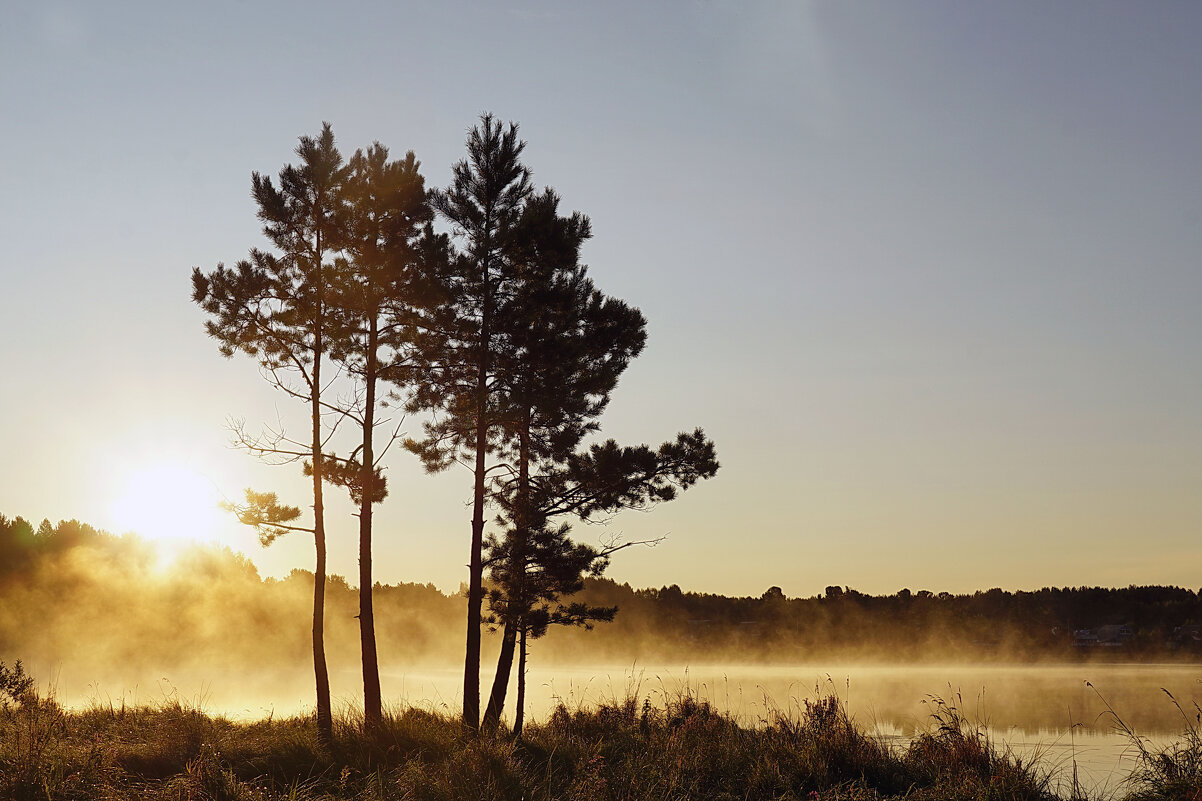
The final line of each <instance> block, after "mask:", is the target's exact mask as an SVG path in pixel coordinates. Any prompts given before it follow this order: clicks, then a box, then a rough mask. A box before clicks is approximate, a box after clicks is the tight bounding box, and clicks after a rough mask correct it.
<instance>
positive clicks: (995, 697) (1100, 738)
mask: <svg viewBox="0 0 1202 801" xmlns="http://www.w3.org/2000/svg"><path fill="white" fill-rule="evenodd" d="M381 674H382V676H381V678H382V684H383V690H384V697H385V703H386V704H389V705H391V706H393V707H396V708H403V707H405V706H410V705H412V706H417V707H421V708H425V709H431V710H435V711H442V712H447V713H452V714H453V713H455V712H456V711H457V710H458V708H459V698H460V693H461V685H462V679H461V674H460V672H459V670H458V669H455V668H446V669H429V668H419V669H411V668H400V667H387V666H385V667H383V668H382V670H381ZM528 675H529V678H528V680H527V695H528V704H529V706H528V712H527V714H528V719H529V718H533V719H534V720H539V719H543V718H546V717H547V716H548V715H549V714H550V713H551V711H552V710H553V709H554V708H555V706H556V705H557V704H560V703H562V704H564V705H565V706H567V707H568V708H569V709H574V708H576V707H579V706H588V705H594V704H597V703H604V702H614V701H621V700H622V699H624V698H626V697H627V696H628V695H635V696H637V697H639V698H650V700H651V702H652V704H655V705H663V704H664V703H665V702H666V701H670V700H672V699H674V698H678V697H679V696H680V695H681V693H683V692H686V691H687V692H690V693H692V694H693V695H694V696H696V697H698V698H701V699H705V700H707V701H709V702H710V703H711V704H713V705H714V706H715V707H716V708H717V709H719V710H720V711H723V712H729V713H730V714H731V715H733V716H734V717H735V718H737V719H738V720H739V721H740V722H742V723H744V724H745V725H758V724H761V723H763V722H764V721H766V720H770V719H772V718H773V717H774V716H776V715H786V716H790V715H791V716H794V717H796V716H799V715H800V714H801V713H802V711H803V710H804V706H805V702H806V700H807V699H808V700H813V699H815V698H817V697H820V696H823V695H829V694H834V695H837V696H838V697H839V698H841V699H842V700H843V701H844V702H845V704H846V705H847V708H848V710H849V712H850V714H851V715H852V717H853V718H854V719H855V721H856V722H857V723H858V724H859V725H860V726H861V727H862V728H863V729H865V730H867V731H869V732H875V733H877V734H879V735H880V736H882V737H886V738H890V739H895V740H897V741H898V742H899V743H901V744H904V742H905V741H906V740H907V739H908V738H910V737H912V736H914V735H915V734H916V733H920V732H922V731H924V730H927V728H928V727H930V726H931V724H932V718H931V714H932V712H933V711H935V709H936V708H937V703H938V701H942V702H943V703H948V704H953V705H955V706H956V707H957V708H959V709H960V710H961V712H962V713H963V714H964V716H965V717H966V718H967V719H968V720H969V721H970V722H972V723H973V724H974V725H980V726H984V727H987V730H988V732H989V735H990V736H991V737H992V738H993V739H994V740H995V742H999V743H1004V744H1005V745H1007V746H1008V747H1010V748H1012V749H1013V750H1014V751H1015V752H1016V753H1018V754H1020V755H1024V756H1037V757H1038V758H1039V759H1040V760H1041V764H1043V765H1045V766H1047V767H1048V768H1049V769H1054V770H1056V771H1057V772H1058V773H1059V775H1060V776H1061V778H1062V780H1064V781H1067V780H1068V779H1069V777H1071V775H1072V769H1073V766H1074V764H1075V765H1076V768H1077V771H1078V775H1079V777H1080V781H1081V782H1082V784H1083V785H1084V786H1085V787H1086V788H1088V789H1090V790H1093V791H1095V792H1098V791H1101V792H1114V791H1116V790H1117V789H1118V787H1119V785H1120V783H1121V781H1122V779H1123V778H1125V777H1126V776H1127V775H1128V774H1129V773H1130V770H1131V767H1132V766H1133V765H1134V762H1133V758H1134V753H1135V749H1134V748H1133V747H1132V743H1131V741H1130V738H1129V737H1127V736H1126V735H1124V734H1122V733H1120V732H1117V731H1116V727H1117V725H1118V720H1119V719H1121V720H1122V722H1123V724H1125V725H1126V726H1127V727H1128V728H1129V729H1131V730H1132V731H1134V732H1135V733H1136V735H1138V736H1140V737H1145V738H1147V739H1148V741H1149V742H1151V743H1152V744H1153V745H1154V746H1155V745H1162V744H1164V743H1167V742H1169V741H1171V740H1172V739H1174V737H1175V735H1177V734H1178V733H1180V732H1181V730H1182V724H1183V720H1182V710H1184V712H1185V713H1187V714H1189V716H1190V718H1191V719H1192V718H1193V716H1194V715H1196V714H1198V709H1197V708H1196V706H1195V705H1196V704H1202V666H1200V665H1123V664H1073V665H1038V666H1032V665H1001V664H999V665H989V666H983V665H923V666H904V667H903V666H898V667H885V666H877V665H821V664H815V665H793V666H762V665H693V666H689V667H685V666H663V665H659V666H642V665H638V664H635V665H633V666H631V665H627V666H612V667H598V668H583V667H577V666H571V667H565V666H543V665H538V664H537V663H536V666H535V667H534V668H533V669H532V670H531V671H530V672H529V674H528ZM56 678H57V683H58V686H59V696H60V698H62V699H63V700H64V701H65V702H67V703H69V704H72V705H77V704H80V703H89V702H97V701H98V702H100V703H105V704H108V703H114V701H115V700H117V699H120V700H126V701H128V702H133V703H155V702H157V701H161V700H164V699H171V698H174V699H178V700H180V701H183V702H184V703H188V704H192V705H195V706H199V707H201V708H202V709H204V710H205V711H207V712H209V713H214V714H224V715H228V716H230V717H234V718H242V719H253V718H262V717H265V716H267V715H276V716H279V715H283V714H293V713H297V712H301V711H304V710H307V709H311V708H312V703H313V702H312V684H311V683H312V675H311V674H310V673H308V672H307V671H302V670H296V671H294V670H289V671H286V672H280V671H274V672H272V671H265V672H264V673H263V674H262V675H259V676H246V675H237V676H221V675H209V676H199V675H193V676H187V677H184V676H179V677H171V676H168V677H162V678H155V679H152V680H148V681H144V682H142V683H140V684H139V685H138V686H137V687H136V688H134V689H132V690H131V689H129V685H126V687H125V688H122V689H120V690H117V691H116V692H114V690H113V688H112V687H106V686H102V685H100V684H95V683H93V684H91V685H88V686H86V687H78V686H75V687H73V686H72V685H71V682H70V677H69V676H67V675H66V674H65V672H64V674H63V675H60V676H58V677H56ZM491 681H492V676H491V673H490V672H489V671H488V670H486V671H484V672H483V673H482V676H481V687H482V692H483V693H485V694H486V693H487V692H488V688H489V687H490V686H491ZM1087 682H1088V684H1087ZM332 683H333V687H334V697H335V705H336V707H338V706H341V707H342V708H343V709H348V708H351V707H354V706H356V705H357V704H359V703H360V701H361V693H360V692H358V688H359V676H358V672H357V671H356V670H353V669H349V668H348V669H341V670H336V671H333V672H332ZM1165 691H1167V692H1169V693H1171V694H1172V696H1173V697H1174V698H1175V699H1176V701H1177V703H1178V704H1180V707H1181V709H1178V708H1177V707H1176V706H1174V704H1173V702H1172V700H1171V699H1170V698H1169V696H1168V695H1167V694H1166V692H1165ZM514 695H515V691H514V690H513V689H511V690H510V696H509V703H510V715H509V718H510V719H512V703H513V697H514ZM1116 716H1117V717H1116Z"/></svg>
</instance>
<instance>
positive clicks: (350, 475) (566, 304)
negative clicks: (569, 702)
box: [192, 114, 718, 739]
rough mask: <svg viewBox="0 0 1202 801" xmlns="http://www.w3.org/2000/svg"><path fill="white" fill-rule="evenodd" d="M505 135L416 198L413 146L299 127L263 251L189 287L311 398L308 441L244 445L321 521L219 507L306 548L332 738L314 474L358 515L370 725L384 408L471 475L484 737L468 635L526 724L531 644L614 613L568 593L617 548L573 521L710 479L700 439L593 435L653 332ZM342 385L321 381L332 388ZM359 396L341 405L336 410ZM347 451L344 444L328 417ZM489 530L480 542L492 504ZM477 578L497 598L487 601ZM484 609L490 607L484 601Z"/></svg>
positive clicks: (467, 715)
mask: <svg viewBox="0 0 1202 801" xmlns="http://www.w3.org/2000/svg"><path fill="white" fill-rule="evenodd" d="M524 146H525V143H524V142H522V141H521V140H520V139H519V138H518V132H517V126H516V125H514V124H512V123H511V124H509V125H507V126H506V125H503V124H502V123H501V122H500V121H499V120H497V119H495V118H494V117H492V116H491V115H487V114H486V115H484V116H482V117H481V119H480V123H479V125H477V126H476V127H475V128H474V129H473V130H472V131H471V132H470V133H469V136H468V139H467V157H466V158H465V159H464V160H462V161H460V162H459V163H457V164H456V165H454V167H453V180H452V183H451V185H450V186H448V187H446V188H445V189H436V190H432V191H430V190H427V189H426V187H425V184H424V179H423V178H422V176H421V174H420V172H419V166H420V165H419V163H418V161H417V160H416V158H415V157H414V155H413V153H412V152H410V153H408V154H406V156H405V157H404V158H403V159H399V160H393V159H390V156H389V152H388V150H387V148H385V147H383V146H382V145H380V144H378V143H377V144H375V145H373V146H372V147H370V148H368V149H367V150H365V151H364V150H358V151H356V152H355V153H354V155H353V156H351V158H350V159H349V160H344V159H343V157H342V154H341V153H340V152H339V150H338V148H337V147H336V146H335V142H334V135H333V132H332V131H331V129H330V126H329V125H328V124H327V125H325V126H324V127H323V129H322V131H321V133H320V134H319V135H317V136H315V137H302V138H301V139H300V144H299V146H298V147H297V149H296V154H297V157H298V159H299V163H298V164H296V165H291V164H290V165H287V166H285V167H284V168H283V169H282V170H281V171H280V173H279V176H278V181H273V180H272V179H271V178H270V177H268V176H263V175H260V174H259V173H257V172H256V173H254V175H253V178H252V187H253V196H254V199H255V202H256V203H257V205H258V216H259V219H260V220H261V221H262V223H263V233H264V235H265V236H266V238H267V240H268V242H269V243H270V246H271V247H270V249H259V248H255V249H252V250H251V251H250V254H249V257H248V258H246V259H244V260H241V261H239V262H238V263H237V264H236V265H234V266H233V267H226V266H224V265H221V264H219V265H218V266H217V267H216V268H215V269H213V270H210V271H208V272H206V271H203V270H201V269H199V268H196V269H194V270H193V273H192V297H193V300H194V301H195V302H196V303H197V304H198V305H199V306H200V307H201V308H202V309H203V310H204V312H205V313H206V314H207V316H208V319H207V321H206V324H205V327H206V330H207V332H208V333H209V335H210V336H212V337H213V338H214V339H216V340H217V342H218V345H219V348H220V350H221V353H222V354H223V355H225V356H232V355H233V354H234V353H238V352H240V353H243V354H246V355H249V356H251V357H253V358H255V359H256V360H257V361H258V363H259V364H260V366H261V367H262V369H263V372H264V375H265V376H266V377H267V379H268V380H269V381H270V382H271V384H272V385H273V386H274V387H276V388H277V389H279V390H281V391H282V392H284V393H286V394H287V395H289V396H291V397H293V398H295V399H296V400H297V401H299V402H302V403H304V404H305V405H306V406H307V409H308V412H309V418H310V423H311V426H310V427H309V431H308V432H307V435H306V436H305V437H304V438H289V437H287V436H285V435H284V433H283V432H270V431H269V432H268V433H267V434H266V435H264V436H254V435H251V434H249V433H248V432H247V431H245V430H244V429H238V431H237V432H236V434H237V437H238V439H239V441H240V442H241V444H242V445H243V446H245V447H246V448H247V449H248V450H249V451H251V452H253V453H256V454H259V455H260V456H263V457H265V458H267V459H270V460H275V461H278V462H281V463H300V464H301V465H302V466H303V469H304V471H305V474H306V475H307V476H309V477H311V479H312V494H313V499H312V510H313V514H312V519H311V520H307V521H304V522H302V520H301V518H302V514H301V511H300V508H298V507H296V506H290V505H287V504H283V503H281V502H280V501H279V499H278V497H277V496H276V494H274V493H271V492H255V491H251V490H248V491H247V493H246V500H245V503H242V504H238V505H235V506H233V507H232V510H233V511H234V512H235V513H236V514H237V515H238V517H239V519H240V520H241V521H242V522H244V523H247V524H248V525H252V526H255V527H256V528H257V530H258V531H259V534H260V537H261V538H262V539H263V541H264V542H265V543H266V542H270V541H271V540H272V539H274V538H275V537H277V536H279V535H281V534H283V533H285V532H288V531H298V530H299V531H305V532H308V533H310V534H311V535H312V536H313V540H314V544H315V549H316V562H315V571H314V584H313V629H312V642H313V662H314V673H315V677H316V687H317V720H318V728H319V732H320V733H321V735H322V736H323V737H325V738H327V739H328V738H329V736H330V733H331V725H332V724H331V721H332V716H331V706H330V686H329V678H328V672H327V668H326V661H325V649H324V640H323V632H324V624H323V619H324V601H325V599H324V592H325V585H326V533H325V512H324V504H323V488H324V485H325V484H330V485H333V486H337V487H339V488H342V489H344V490H346V491H347V492H349V494H350V496H351V498H352V500H353V501H354V503H355V504H356V505H357V506H358V519H359V565H360V571H359V594H360V602H359V620H360V632H361V637H360V639H361V647H362V662H363V684H364V699H365V700H364V703H365V709H364V712H365V725H366V726H367V727H368V729H372V728H374V727H376V726H378V725H379V723H380V720H381V691H380V679H379V669H378V657H377V653H376V650H377V649H376V639H375V627H374V616H373V606H372V587H373V581H372V561H371V556H372V554H371V540H372V510H373V507H374V506H375V505H376V504H379V503H381V502H383V501H384V500H385V498H386V497H387V483H386V478H385V473H384V464H383V461H382V460H383V456H384V454H385V453H387V452H388V451H389V447H388V446H389V445H391V444H393V443H394V442H395V440H396V439H397V436H398V435H397V433H396V431H395V430H394V431H392V432H391V434H390V433H389V432H388V431H387V430H385V431H383V432H381V433H380V434H379V440H380V441H377V436H378V429H380V428H381V427H382V425H383V422H382V420H381V419H380V414H379V412H380V409H381V408H382V406H383V405H385V404H386V403H389V402H392V403H400V404H402V405H403V406H404V408H405V410H406V411H407V412H409V413H419V414H423V415H425V422H424V424H423V436H422V437H421V438H419V439H408V440H405V441H404V442H403V445H404V446H405V448H406V449H408V450H409V451H411V452H412V453H414V454H416V455H417V456H418V457H420V458H421V460H422V461H423V463H424V465H425V466H426V468H427V469H428V470H430V471H439V470H443V469H446V468H447V467H449V466H450V465H452V464H455V463H463V464H466V465H467V466H468V467H469V468H470V470H471V473H472V477H473V514H472V525H471V540H470V541H471V545H470V558H469V586H468V610H467V638H466V647H465V658H464V686H463V720H464V722H465V723H466V724H467V725H468V726H470V727H472V728H478V727H479V726H480V725H481V704H480V688H479V665H480V630H481V625H482V624H483V623H486V622H487V623H491V624H492V625H495V626H498V627H500V628H501V629H502V630H503V639H502V648H501V653H500V657H499V659H498V665H497V674H496V681H495V682H494V685H493V689H492V693H491V694H490V698H489V702H488V705H487V707H486V709H485V714H484V719H483V724H484V725H486V726H492V725H495V724H496V722H497V721H498V719H499V716H500V713H501V710H502V708H503V706H504V702H505V691H506V688H507V687H508V684H509V675H510V672H511V670H512V666H513V661H514V652H515V649H516V650H517V651H518V655H517V658H518V677H519V685H518V692H519V697H518V713H517V719H516V721H517V722H516V725H517V727H520V725H521V707H522V691H523V684H522V682H521V677H522V676H523V675H524V660H525V655H526V641H527V639H528V638H533V637H538V636H541V635H542V634H543V633H545V632H546V631H547V629H548V627H549V626H551V625H554V624H563V625H588V624H589V623H591V622H592V621H596V620H606V619H609V618H612V616H613V612H614V610H613V608H612V607H600V606H589V605H586V604H582V603H578V602H576V603H569V602H563V599H564V598H565V597H566V596H569V595H571V594H573V593H575V592H576V591H577V590H578V589H579V588H580V587H581V586H582V582H583V580H584V578H585V577H586V576H589V575H597V574H599V573H600V571H601V570H602V569H603V568H604V566H605V564H606V560H607V558H608V557H609V556H610V555H611V554H612V552H613V551H614V550H616V549H618V548H620V547H624V546H625V545H628V544H629V543H623V544H619V543H614V544H613V545H612V546H610V547H608V548H596V547H592V546H589V545H585V544H582V543H579V542H576V541H574V540H573V539H571V536H570V533H571V527H570V521H572V520H573V519H588V518H589V517H590V516H594V515H599V514H600V515H604V514H610V513H613V512H615V511H617V510H620V509H624V508H632V507H633V508H638V507H646V506H648V505H651V504H654V503H657V502H660V501H665V500H670V499H672V498H673V497H674V496H675V494H676V493H677V491H679V490H680V489H684V488H687V487H689V486H692V485H693V484H694V483H696V482H697V481H698V480H700V479H703V478H708V477H711V476H713V475H714V474H715V472H716V471H717V469H718V462H717V459H716V455H715V450H714V445H713V443H712V442H711V441H710V440H709V439H707V438H706V437H705V435H704V434H703V432H702V431H701V429H696V430H694V431H692V432H689V433H682V434H679V435H678V436H677V437H676V438H675V439H674V440H670V441H668V442H665V443H664V444H663V445H661V446H659V447H658V448H653V447H650V446H647V445H637V446H621V445H619V444H618V443H616V442H614V441H612V440H608V441H597V438H596V437H595V436H593V435H595V434H596V432H597V431H598V430H599V424H598V418H599V417H600V415H601V413H602V412H603V411H604V409H605V407H606V405H607V403H608V400H609V396H610V393H611V391H612V390H613V388H614V387H615V385H616V383H617V380H618V377H619V376H620V375H621V373H622V371H623V370H624V369H625V368H626V366H627V365H628V364H629V363H630V360H631V359H633V358H635V357H636V356H638V354H639V353H640V351H641V350H642V348H643V345H644V343H645V341H646V332H645V320H644V318H643V316H642V314H641V313H640V312H639V311H638V309H636V308H633V307H631V306H629V305H627V304H626V303H624V302H622V301H620V300H617V299H615V298H612V297H609V296H607V295H605V294H604V293H603V292H601V291H600V290H599V289H597V288H596V286H595V285H594V284H593V282H592V279H591V278H590V277H589V276H588V274H587V269H586V267H585V266H584V265H583V264H581V262H580V249H581V246H582V244H583V243H584V242H585V241H586V240H587V239H588V238H589V236H590V235H591V230H590V224H589V220H588V218H587V217H585V216H584V215H582V214H580V213H576V212H573V213H571V214H563V213H561V212H560V209H559V203H560V199H559V197H558V195H557V194H556V193H555V192H554V191H553V190H551V189H549V188H548V189H545V190H543V191H541V192H538V191H536V190H535V189H534V187H533V185H532V183H531V174H530V171H529V169H528V168H527V167H526V166H525V165H524V164H523V163H522V159H521V156H522V151H523V149H524ZM331 374H337V375H339V376H344V377H346V378H347V379H349V380H350V381H351V382H352V383H353V391H352V392H350V393H345V392H340V393H338V395H337V397H335V396H334V393H332V392H330V391H329V385H330V376H331ZM346 397H350V400H349V401H348V400H345V398H346ZM348 425H353V426H355V428H356V431H357V432H358V433H357V436H356V437H355V440H356V441H355V444H354V446H353V447H352V448H351V449H350V450H349V451H346V452H336V451H335V450H334V449H333V447H332V445H331V443H332V442H333V441H334V438H333V432H334V430H335V429H336V428H337V427H339V426H348ZM489 507H491V508H493V509H494V510H496V520H497V523H498V526H497V530H496V531H494V532H493V533H491V534H490V535H489V536H488V537H486V536H485V510H486V508H489ZM486 571H487V573H488V578H489V582H488V585H489V590H488V592H487V593H486V592H485V575H486ZM486 600H487V602H488V610H487V612H486V611H485V608H484V604H485V601H486Z"/></svg>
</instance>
